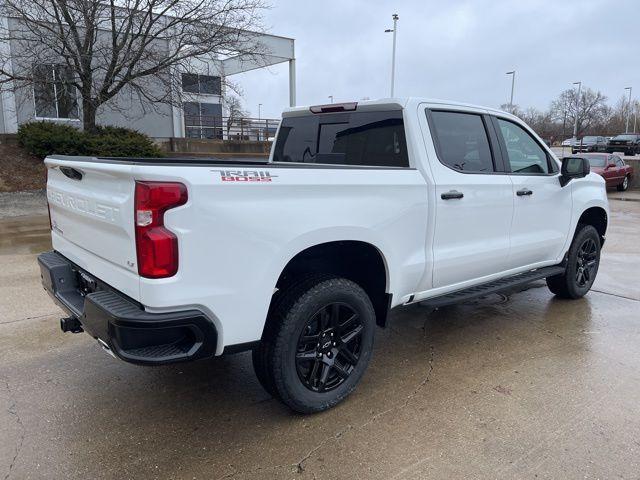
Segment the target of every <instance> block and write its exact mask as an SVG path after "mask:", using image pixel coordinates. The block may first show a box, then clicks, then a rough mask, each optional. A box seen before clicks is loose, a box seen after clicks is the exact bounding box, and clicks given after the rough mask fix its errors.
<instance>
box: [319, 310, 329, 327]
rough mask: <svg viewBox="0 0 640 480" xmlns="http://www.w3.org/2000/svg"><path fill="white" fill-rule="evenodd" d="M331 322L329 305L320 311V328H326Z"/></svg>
mask: <svg viewBox="0 0 640 480" xmlns="http://www.w3.org/2000/svg"><path fill="white" fill-rule="evenodd" d="M330 324H331V314H330V313H329V306H326V307H324V308H323V309H322V311H321V312H320V330H326V329H327V328H328V327H329V325H330Z"/></svg>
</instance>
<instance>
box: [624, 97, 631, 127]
mask: <svg viewBox="0 0 640 480" xmlns="http://www.w3.org/2000/svg"><path fill="white" fill-rule="evenodd" d="M625 90H629V106H628V107H627V125H626V127H625V128H624V133H629V119H630V118H631V87H625Z"/></svg>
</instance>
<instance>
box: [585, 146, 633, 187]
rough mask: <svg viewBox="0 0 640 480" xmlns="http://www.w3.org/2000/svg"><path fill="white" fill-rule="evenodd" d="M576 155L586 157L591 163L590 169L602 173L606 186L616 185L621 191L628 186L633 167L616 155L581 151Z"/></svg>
mask: <svg viewBox="0 0 640 480" xmlns="http://www.w3.org/2000/svg"><path fill="white" fill-rule="evenodd" d="M575 156H576V157H578V156H579V157H582V158H586V159H587V160H588V161H589V164H590V165H591V171H592V172H594V173H597V174H598V175H602V176H603V177H604V180H605V182H607V187H616V188H617V189H618V191H620V192H623V191H625V190H626V189H627V188H629V183H630V182H631V178H632V177H633V167H631V165H627V164H626V163H624V160H623V159H622V158H621V157H619V156H618V155H612V154H611V153H583V154H582V155H575Z"/></svg>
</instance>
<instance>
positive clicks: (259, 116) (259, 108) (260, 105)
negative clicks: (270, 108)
mask: <svg viewBox="0 0 640 480" xmlns="http://www.w3.org/2000/svg"><path fill="white" fill-rule="evenodd" d="M261 116H262V104H261V103H259V104H258V120H260V119H261V118H262V117H261Z"/></svg>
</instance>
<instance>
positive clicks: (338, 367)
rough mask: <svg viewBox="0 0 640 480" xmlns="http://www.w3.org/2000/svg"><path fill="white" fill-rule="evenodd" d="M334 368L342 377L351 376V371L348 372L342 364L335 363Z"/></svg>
mask: <svg viewBox="0 0 640 480" xmlns="http://www.w3.org/2000/svg"><path fill="white" fill-rule="evenodd" d="M333 369H334V370H335V371H336V373H337V374H338V375H340V377H342V378H347V377H348V376H349V372H347V371H346V370H345V369H344V368H342V366H341V365H338V364H337V363H334V364H333Z"/></svg>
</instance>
